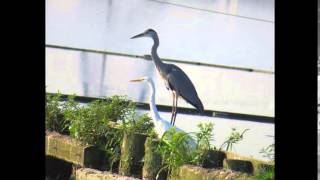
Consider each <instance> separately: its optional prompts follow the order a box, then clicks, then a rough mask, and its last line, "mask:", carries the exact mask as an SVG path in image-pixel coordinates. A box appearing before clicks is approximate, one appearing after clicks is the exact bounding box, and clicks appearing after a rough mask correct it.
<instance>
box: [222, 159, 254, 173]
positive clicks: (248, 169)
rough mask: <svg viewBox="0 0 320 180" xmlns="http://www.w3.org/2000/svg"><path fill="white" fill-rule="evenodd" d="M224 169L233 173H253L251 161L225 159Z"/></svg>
mask: <svg viewBox="0 0 320 180" xmlns="http://www.w3.org/2000/svg"><path fill="white" fill-rule="evenodd" d="M224 167H226V168H227V169H231V170H234V171H240V172H244V173H249V174H252V173H253V165H252V163H251V161H246V160H238V159H225V160H224Z"/></svg>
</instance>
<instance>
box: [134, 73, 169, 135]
mask: <svg viewBox="0 0 320 180" xmlns="http://www.w3.org/2000/svg"><path fill="white" fill-rule="evenodd" d="M131 81H132V82H138V81H142V82H146V83H148V85H149V88H150V90H151V93H150V97H149V98H150V99H149V105H150V115H151V117H152V121H153V124H154V128H155V130H156V133H157V135H158V137H159V138H161V137H162V136H163V134H164V133H165V132H166V131H167V130H168V129H169V128H170V127H171V124H170V123H169V121H167V120H165V119H162V118H161V117H160V114H159V112H158V109H157V106H156V102H155V94H156V89H155V86H154V82H153V80H152V79H151V78H149V77H146V76H145V77H142V78H139V79H136V80H131Z"/></svg>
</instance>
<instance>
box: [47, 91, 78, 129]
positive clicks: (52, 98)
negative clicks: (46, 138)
mask: <svg viewBox="0 0 320 180" xmlns="http://www.w3.org/2000/svg"><path fill="white" fill-rule="evenodd" d="M61 96H62V94H61V93H60V92H58V93H56V94H48V93H47V94H46V104H45V114H46V117H45V127H46V129H47V130H50V131H57V132H59V133H61V134H69V130H68V127H69V125H70V124H69V122H68V121H66V119H65V117H64V113H65V112H66V111H70V110H72V109H74V108H76V107H77V106H78V103H76V102H75V101H74V95H70V96H68V100H67V101H66V102H65V103H61V101H62V98H61Z"/></svg>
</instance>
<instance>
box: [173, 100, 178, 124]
mask: <svg viewBox="0 0 320 180" xmlns="http://www.w3.org/2000/svg"><path fill="white" fill-rule="evenodd" d="M177 108H178V96H177V95H175V108H174V117H173V124H172V125H173V126H174V124H175V122H176V117H177Z"/></svg>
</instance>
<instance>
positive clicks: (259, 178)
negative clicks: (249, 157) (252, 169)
mask: <svg viewBox="0 0 320 180" xmlns="http://www.w3.org/2000/svg"><path fill="white" fill-rule="evenodd" d="M254 179H256V180H274V168H273V167H272V168H260V169H259V170H258V172H257V173H256V174H255V175H254Z"/></svg>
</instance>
